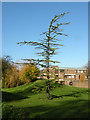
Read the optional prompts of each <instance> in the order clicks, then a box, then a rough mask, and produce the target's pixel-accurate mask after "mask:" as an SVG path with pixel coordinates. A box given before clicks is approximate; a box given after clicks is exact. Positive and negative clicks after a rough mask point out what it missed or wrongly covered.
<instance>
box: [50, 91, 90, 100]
mask: <svg viewBox="0 0 90 120" xmlns="http://www.w3.org/2000/svg"><path fill="white" fill-rule="evenodd" d="M85 92H88V91H87V90H84V91H80V92H78V91H77V92H75V91H74V92H72V93H70V94H66V95H51V96H50V99H51V100H52V99H54V98H63V97H66V96H68V97H80V96H81V94H83V93H85Z"/></svg>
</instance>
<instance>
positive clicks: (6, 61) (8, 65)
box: [1, 56, 13, 78]
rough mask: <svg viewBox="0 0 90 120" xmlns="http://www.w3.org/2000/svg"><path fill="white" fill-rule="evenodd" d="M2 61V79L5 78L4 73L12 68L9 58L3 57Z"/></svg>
mask: <svg viewBox="0 0 90 120" xmlns="http://www.w3.org/2000/svg"><path fill="white" fill-rule="evenodd" d="M1 59H2V77H3V78H5V75H6V72H7V71H8V70H11V68H13V65H12V63H13V62H12V60H11V57H10V56H4V57H3V58H1Z"/></svg>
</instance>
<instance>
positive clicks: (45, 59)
mask: <svg viewBox="0 0 90 120" xmlns="http://www.w3.org/2000/svg"><path fill="white" fill-rule="evenodd" d="M68 13H69V12H66V13H63V14H60V15H55V16H54V18H53V19H52V20H51V22H50V25H49V28H48V30H47V31H45V32H43V33H42V34H40V35H45V38H43V40H40V42H33V41H29V42H27V41H24V42H19V43H17V44H20V45H24V44H26V45H31V46H35V48H37V49H41V52H39V53H37V54H38V55H40V56H42V59H24V60H27V61H30V62H31V61H33V62H35V63H36V64H38V65H40V66H42V67H44V68H46V69H47V79H48V81H47V90H46V91H47V99H49V96H50V93H49V89H50V84H49V78H50V76H49V68H50V67H51V66H50V63H58V61H54V60H51V57H52V56H54V55H55V54H56V50H57V49H59V47H60V46H63V45H62V44H59V43H58V42H59V39H57V38H56V37H57V36H59V35H63V36H68V35H67V34H64V33H63V29H61V28H60V27H61V26H62V25H68V24H69V23H70V22H66V23H60V22H59V21H58V20H59V19H60V18H61V17H63V16H64V15H65V14H68Z"/></svg>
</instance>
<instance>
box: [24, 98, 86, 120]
mask: <svg viewBox="0 0 90 120" xmlns="http://www.w3.org/2000/svg"><path fill="white" fill-rule="evenodd" d="M23 109H24V110H25V111H26V112H27V118H26V119H30V120H49V119H50V120H52V119H57V120H61V118H88V112H87V109H88V101H87V100H72V101H70V100H69V101H64V102H62V103H60V102H59V103H58V105H56V106H53V104H52V106H51V105H50V106H49V105H48V104H47V105H46V106H44V105H42V106H34V107H26V108H23Z"/></svg>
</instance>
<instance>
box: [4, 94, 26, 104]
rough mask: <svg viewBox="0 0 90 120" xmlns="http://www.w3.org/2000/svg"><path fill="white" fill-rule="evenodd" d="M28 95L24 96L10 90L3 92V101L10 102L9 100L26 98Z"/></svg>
mask: <svg viewBox="0 0 90 120" xmlns="http://www.w3.org/2000/svg"><path fill="white" fill-rule="evenodd" d="M26 98H28V97H25V96H22V95H20V94H14V93H10V92H2V101H3V102H9V101H16V100H21V99H26Z"/></svg>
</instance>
